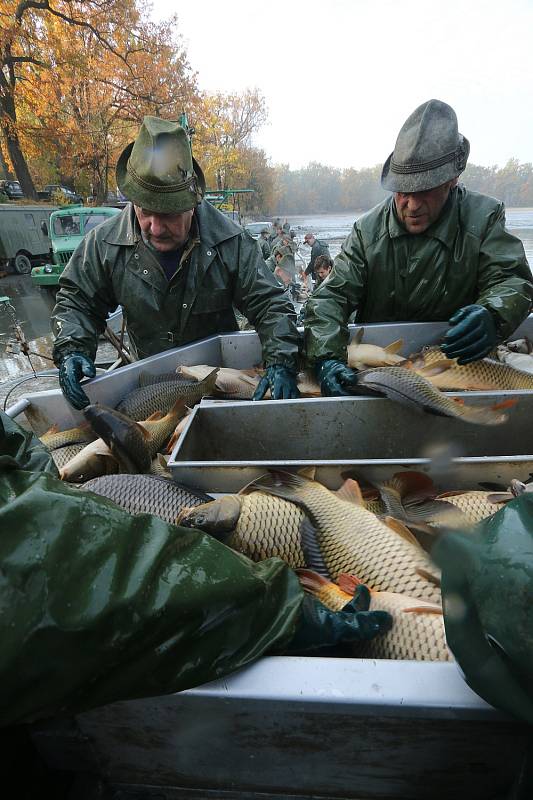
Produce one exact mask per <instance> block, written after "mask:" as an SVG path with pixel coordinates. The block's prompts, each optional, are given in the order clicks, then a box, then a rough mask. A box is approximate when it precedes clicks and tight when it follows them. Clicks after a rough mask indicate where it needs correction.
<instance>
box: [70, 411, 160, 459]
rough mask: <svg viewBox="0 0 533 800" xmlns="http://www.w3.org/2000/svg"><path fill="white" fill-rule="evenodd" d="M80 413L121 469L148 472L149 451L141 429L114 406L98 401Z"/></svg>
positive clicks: (144, 434) (145, 437)
mask: <svg viewBox="0 0 533 800" xmlns="http://www.w3.org/2000/svg"><path fill="white" fill-rule="evenodd" d="M83 415H84V417H85V419H86V420H87V422H88V423H89V424H90V426H91V428H92V429H93V431H94V432H95V433H96V434H99V435H100V438H101V439H103V441H104V442H105V443H106V444H107V445H108V447H109V449H110V450H111V452H112V454H113V456H114V458H115V460H116V461H117V462H118V464H119V466H120V469H121V471H122V472H129V473H132V474H133V473H136V472H148V470H149V469H150V465H151V462H152V454H151V452H150V447H149V433H148V431H147V430H145V428H143V427H141V425H139V423H137V422H134V421H133V420H132V419H130V418H129V417H127V416H126V415H125V414H121V413H120V412H119V411H116V409H113V408H109V407H108V406H105V405H101V404H99V403H93V404H91V405H88V406H86V407H85V408H84V409H83Z"/></svg>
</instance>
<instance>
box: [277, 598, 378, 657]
mask: <svg viewBox="0 0 533 800" xmlns="http://www.w3.org/2000/svg"><path fill="white" fill-rule="evenodd" d="M369 607H370V592H369V591H368V588H367V587H366V586H358V587H357V589H356V592H355V594H354V596H353V599H352V600H351V601H350V602H349V603H348V604H347V605H345V606H344V608H343V609H341V611H330V609H329V608H326V606H325V605H323V604H322V603H321V602H320V600H318V599H317V598H316V597H313V595H310V594H306V595H305V596H304V599H303V602H302V606H301V614H300V616H299V617H298V620H297V622H296V630H295V632H294V636H293V638H292V639H291V641H290V642H289V644H288V645H287V647H285V648H284V649H283V652H284V653H302V652H305V651H306V650H317V649H319V648H321V647H333V646H334V645H336V644H341V643H343V642H345V643H349V642H363V641H368V640H369V639H373V638H374V637H375V636H378V634H380V633H385V631H388V630H390V628H391V627H392V617H391V615H390V614H388V613H387V612H386V611H369V610H368V609H369Z"/></svg>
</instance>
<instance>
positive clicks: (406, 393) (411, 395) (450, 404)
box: [358, 367, 517, 425]
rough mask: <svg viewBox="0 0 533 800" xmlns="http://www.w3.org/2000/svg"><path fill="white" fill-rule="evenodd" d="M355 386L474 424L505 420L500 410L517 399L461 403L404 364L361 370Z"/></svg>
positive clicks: (491, 423) (430, 411) (410, 405)
mask: <svg viewBox="0 0 533 800" xmlns="http://www.w3.org/2000/svg"><path fill="white" fill-rule="evenodd" d="M358 386H361V387H362V388H363V389H364V388H367V389H370V390H372V391H374V392H380V393H381V394H384V395H386V396H387V397H388V398H390V399H391V400H396V401H397V402H399V403H402V404H403V405H406V406H408V407H409V408H412V409H414V410H416V411H426V412H429V413H432V414H438V415H439V416H445V417H455V418H456V419H461V420H462V421H463V422H469V423H473V424H475V425H500V424H501V423H503V422H506V421H507V419H508V415H507V414H505V413H503V409H507V408H511V407H512V406H514V405H515V404H516V402H517V401H516V399H509V400H504V401H503V402H501V403H497V404H495V405H492V406H479V405H475V406H474V405H470V406H469V405H465V403H464V401H463V400H462V399H461V398H455V397H447V396H446V395H444V394H442V392H440V391H439V390H438V389H436V388H435V387H434V386H433V385H432V384H431V383H430V382H429V381H428V380H426V378H424V377H422V376H421V375H419V374H418V373H416V372H413V371H412V370H409V369H405V367H381V368H379V369H369V370H364V371H363V372H360V373H359V376H358Z"/></svg>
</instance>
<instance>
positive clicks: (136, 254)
mask: <svg viewBox="0 0 533 800" xmlns="http://www.w3.org/2000/svg"><path fill="white" fill-rule="evenodd" d="M133 258H134V259H135V260H136V261H138V260H139V253H135V255H134V256H133Z"/></svg>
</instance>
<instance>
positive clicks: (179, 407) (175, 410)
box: [166, 397, 187, 419]
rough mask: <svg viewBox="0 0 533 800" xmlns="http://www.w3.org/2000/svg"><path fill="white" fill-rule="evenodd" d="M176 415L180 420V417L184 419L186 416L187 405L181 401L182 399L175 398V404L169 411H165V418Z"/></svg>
mask: <svg viewBox="0 0 533 800" xmlns="http://www.w3.org/2000/svg"><path fill="white" fill-rule="evenodd" d="M177 414H180V419H181V417H184V416H185V415H186V414H187V404H186V402H185V400H184V399H183V397H178V398H177V400H176V402H175V403H174V405H173V406H172V408H171V409H170V411H167V413H166V416H167V417H174V416H176V415H177Z"/></svg>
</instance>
